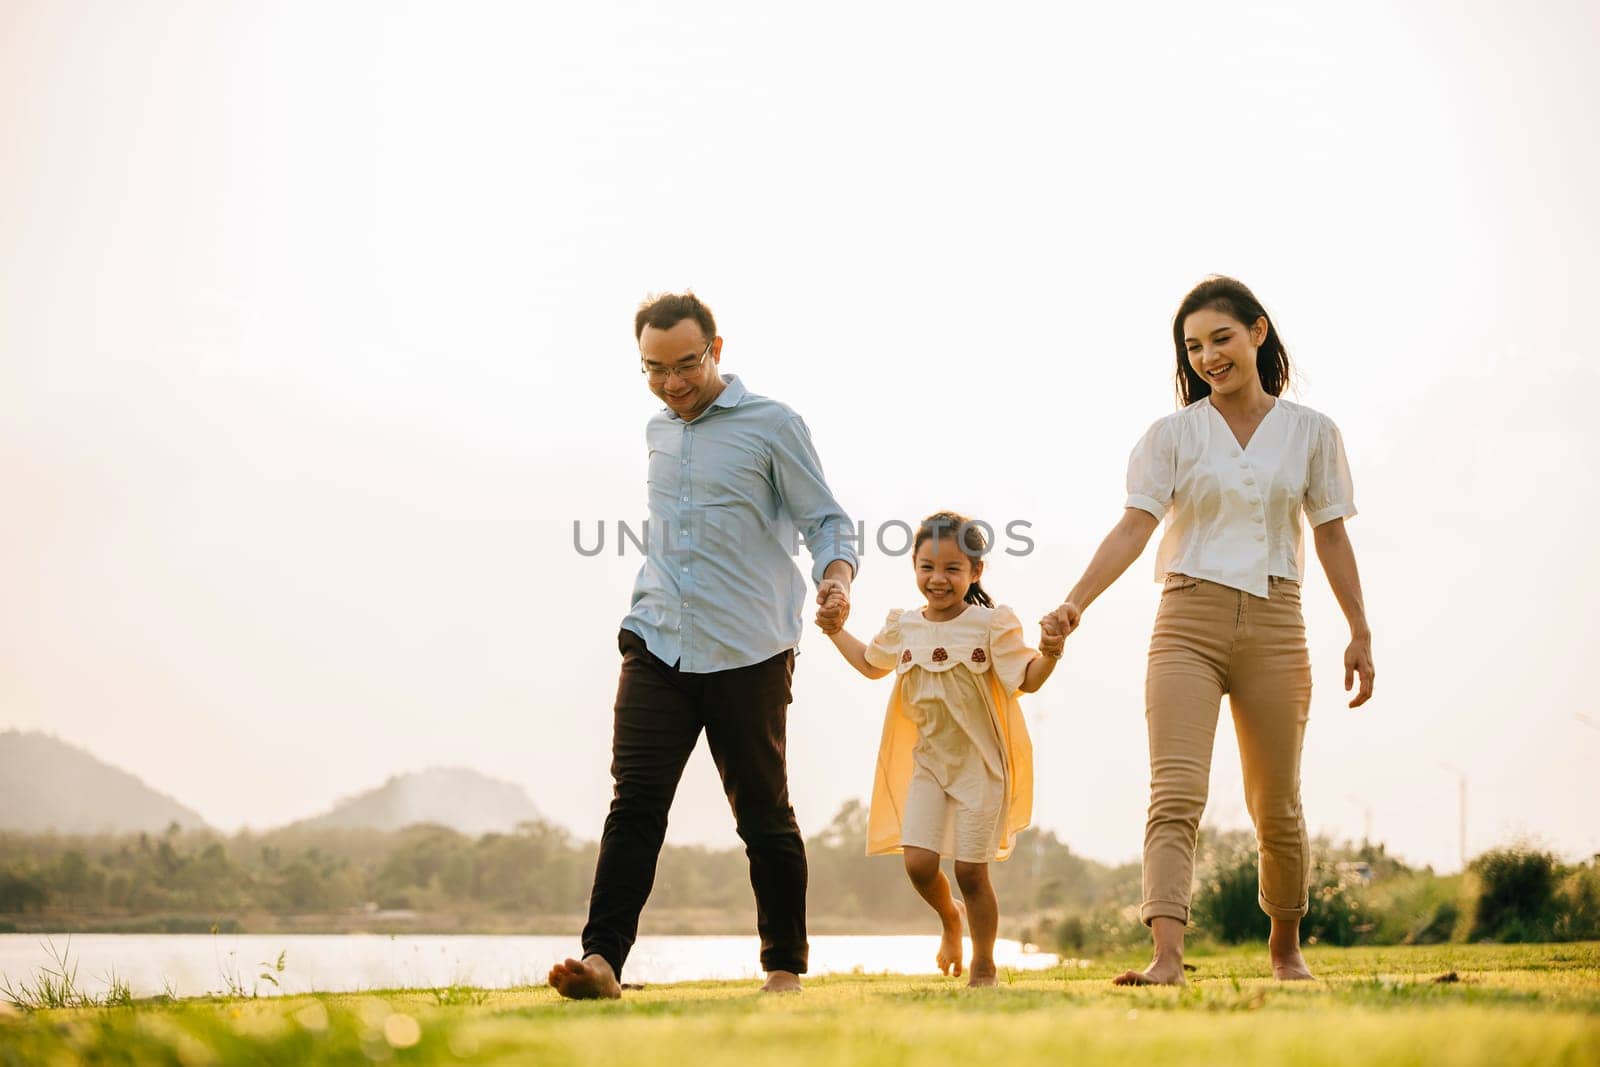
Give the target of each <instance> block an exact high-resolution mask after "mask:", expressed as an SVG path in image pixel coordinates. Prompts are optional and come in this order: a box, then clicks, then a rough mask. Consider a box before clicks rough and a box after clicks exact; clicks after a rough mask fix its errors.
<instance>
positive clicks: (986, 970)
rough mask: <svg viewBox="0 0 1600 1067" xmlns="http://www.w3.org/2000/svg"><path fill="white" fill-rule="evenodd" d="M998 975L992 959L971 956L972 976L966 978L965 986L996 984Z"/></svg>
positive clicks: (975, 987)
mask: <svg viewBox="0 0 1600 1067" xmlns="http://www.w3.org/2000/svg"><path fill="white" fill-rule="evenodd" d="M999 984H1000V976H999V974H998V973H997V972H996V971H995V966H994V960H980V959H978V958H977V957H976V956H974V957H973V958H972V976H971V977H970V978H968V979H967V988H969V989H977V988H980V987H983V986H997V985H999Z"/></svg>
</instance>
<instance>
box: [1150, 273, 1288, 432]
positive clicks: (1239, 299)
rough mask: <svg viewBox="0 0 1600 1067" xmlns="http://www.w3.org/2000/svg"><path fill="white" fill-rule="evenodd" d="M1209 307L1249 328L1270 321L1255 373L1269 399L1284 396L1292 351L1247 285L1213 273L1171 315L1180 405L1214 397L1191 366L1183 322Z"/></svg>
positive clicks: (1208, 384)
mask: <svg viewBox="0 0 1600 1067" xmlns="http://www.w3.org/2000/svg"><path fill="white" fill-rule="evenodd" d="M1206 308H1210V309H1212V310H1215V311H1220V312H1222V313H1223V314H1224V315H1227V316H1228V317H1229V318H1233V319H1237V320H1238V321H1239V322H1241V323H1243V324H1244V326H1245V328H1246V329H1249V328H1250V327H1251V326H1254V325H1255V322H1256V320H1257V319H1266V320H1267V339H1266V340H1265V341H1262V342H1261V347H1260V348H1258V349H1256V374H1258V375H1259V376H1260V377H1261V388H1263V389H1265V390H1266V391H1267V394H1268V395H1269V396H1281V395H1283V390H1284V387H1285V386H1287V385H1288V384H1289V350H1288V349H1287V348H1285V347H1284V345H1283V338H1281V337H1279V336H1278V328H1277V327H1276V326H1274V325H1273V324H1272V316H1271V315H1268V314H1267V309H1266V308H1264V307H1262V306H1261V301H1259V300H1257V299H1256V294H1254V293H1252V292H1251V291H1250V288H1249V287H1248V286H1247V285H1245V284H1244V282H1241V281H1239V280H1238V279H1237V278H1228V277H1225V276H1223V275H1221V274H1213V275H1212V276H1211V277H1209V278H1207V279H1206V280H1205V281H1203V282H1201V283H1200V284H1199V285H1197V286H1195V287H1194V288H1193V289H1190V290H1189V295H1188V296H1186V297H1184V298H1183V303H1181V304H1179V305H1178V313H1177V314H1176V315H1174V316H1172V344H1173V347H1174V348H1176V349H1177V350H1178V382H1177V384H1178V406H1179V407H1188V406H1189V405H1190V404H1193V403H1194V402H1195V401H1196V400H1199V399H1201V398H1202V397H1207V396H1210V395H1211V383H1210V382H1208V381H1206V380H1205V379H1204V378H1202V377H1200V375H1198V374H1196V373H1195V372H1194V368H1193V367H1191V366H1189V346H1188V345H1185V344H1184V343H1183V320H1184V319H1186V318H1188V317H1189V316H1190V315H1193V314H1194V313H1195V312H1196V311H1201V310H1203V309H1206Z"/></svg>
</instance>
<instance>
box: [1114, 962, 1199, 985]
mask: <svg viewBox="0 0 1600 1067" xmlns="http://www.w3.org/2000/svg"><path fill="white" fill-rule="evenodd" d="M1111 984H1112V985H1184V984H1186V983H1185V982H1184V979H1183V961H1182V960H1178V961H1177V962H1176V963H1174V962H1171V961H1170V960H1168V959H1163V958H1162V957H1160V956H1157V957H1156V959H1155V962H1153V963H1151V964H1150V966H1148V967H1146V968H1145V969H1144V970H1142V971H1123V972H1122V973H1121V974H1119V975H1117V976H1116V977H1115V978H1113V979H1111Z"/></svg>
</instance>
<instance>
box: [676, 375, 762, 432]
mask: <svg viewBox="0 0 1600 1067" xmlns="http://www.w3.org/2000/svg"><path fill="white" fill-rule="evenodd" d="M722 383H723V384H722V392H720V393H718V394H717V398H716V399H715V400H713V401H712V402H711V403H710V405H709V406H707V408H706V410H705V411H702V412H701V413H700V415H699V417H698V418H696V419H695V420H694V421H696V422H699V421H700V419H703V418H705V417H706V414H707V412H709V411H710V410H711V409H712V408H732V407H738V406H739V402H740V401H741V400H743V399H744V398H745V395H746V393H747V392H748V390H746V389H745V387H744V383H743V382H741V381H740V380H739V376H738V375H737V374H724V375H723V376H722ZM662 410H663V411H665V412H666V413H667V417H668V418H671V419H677V420H678V421H679V422H682V421H683V419H682V418H681V417H679V415H678V413H677V412H676V411H673V410H672V409H671V408H662Z"/></svg>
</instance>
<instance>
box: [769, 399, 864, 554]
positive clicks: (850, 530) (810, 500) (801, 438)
mask: <svg viewBox="0 0 1600 1067" xmlns="http://www.w3.org/2000/svg"><path fill="white" fill-rule="evenodd" d="M772 480H773V485H774V487H775V488H776V489H777V491H778V499H779V501H780V502H781V504H782V506H783V510H784V511H785V512H786V513H787V514H788V516H789V518H790V519H791V520H792V521H793V522H794V524H795V527H796V528H797V529H798V530H799V531H800V533H801V534H802V535H803V536H804V537H805V542H806V551H807V552H809V553H811V580H812V581H813V582H815V583H818V584H820V583H821V582H822V576H823V574H824V573H826V571H827V569H828V564H830V563H832V562H833V561H834V560H840V559H842V560H844V561H845V562H846V563H848V564H850V569H851V570H852V571H854V572H856V573H860V570H861V563H860V559H859V557H858V556H857V554H856V550H855V539H856V529H855V525H854V524H853V523H852V522H851V521H850V516H849V515H847V514H845V510H844V509H843V508H842V507H840V506H839V502H838V501H837V500H835V499H834V497H833V491H832V490H831V489H829V488H828V482H827V479H825V478H824V477H823V475H822V460H821V459H819V458H818V457H817V450H816V448H815V447H813V446H812V444H811V432H810V431H809V430H807V429H806V424H805V421H804V420H803V419H801V418H800V416H798V415H795V416H792V417H791V418H789V419H788V420H787V421H785V422H784V423H783V424H782V425H780V426H779V427H778V429H777V432H776V433H774V434H773V436H772Z"/></svg>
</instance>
